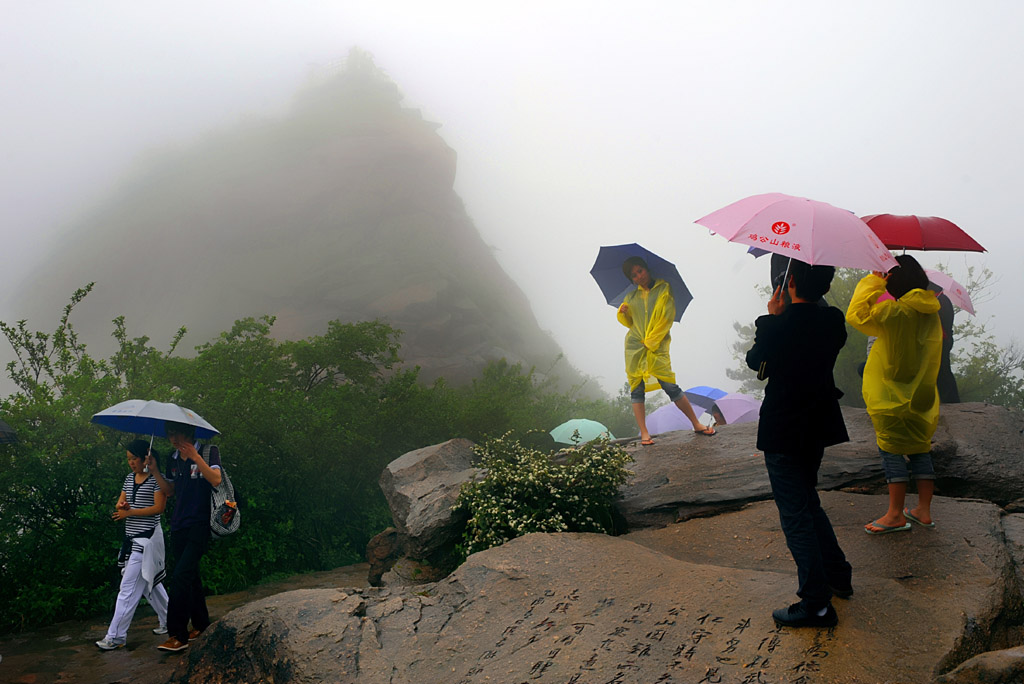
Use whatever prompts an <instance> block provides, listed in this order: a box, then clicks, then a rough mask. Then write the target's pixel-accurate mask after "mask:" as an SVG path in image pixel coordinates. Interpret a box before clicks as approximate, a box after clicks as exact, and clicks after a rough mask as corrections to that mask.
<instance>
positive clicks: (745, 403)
mask: <svg viewBox="0 0 1024 684" xmlns="http://www.w3.org/2000/svg"><path fill="white" fill-rule="evenodd" d="M715 404H717V405H718V410H719V411H720V412H721V413H722V417H723V418H725V424H726V425H738V424H739V423H756V422H757V421H758V418H759V417H760V412H761V400H760V399H756V398H754V397H752V396H750V395H749V394H743V393H741V392H730V393H729V394H726V395H725V396H724V397H721V398H720V399H716V400H715Z"/></svg>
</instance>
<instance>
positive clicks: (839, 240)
mask: <svg viewBox="0 0 1024 684" xmlns="http://www.w3.org/2000/svg"><path fill="white" fill-rule="evenodd" d="M696 223H699V224H701V225H702V226H706V227H708V228H710V229H711V230H712V232H715V233H718V234H719V235H721V236H722V237H724V238H725V239H727V240H729V241H731V242H739V243H742V244H745V245H750V246H752V247H757V248H759V249H764V250H767V251H769V252H774V253H775V254H781V255H783V256H788V257H792V258H794V259H799V260H800V261H803V262H805V263H808V264H823V265H828V266H844V267H848V268H861V269H865V270H869V271H888V270H889V269H891V268H892V267H893V266H895V265H896V260H895V259H894V258H893V256H892V254H890V253H889V250H888V249H886V247H885V245H884V244H882V241H881V240H879V239H878V236H877V235H875V234H874V233H873V232H872V231H871V229H870V228H868V226H867V224H866V223H864V222H863V221H861V220H860V219H859V218H858V217H857V216H856V215H854V214H853V213H851V212H849V211H846V210H845V209H840V208H838V207H833V206H832V205H831V204H826V203H824V202H816V201H814V200H810V199H806V198H804V197H793V196H791V195H783V194H781V193H777V192H772V193H767V194H764V195H753V196H751V197H747V198H746V199H741V200H739V201H738V202H733V203H732V204H730V205H728V206H726V207H723V208H722V209H719V210H718V211H714V212H712V213H710V214H708V215H707V216H705V217H703V218H700V219H697V221H696Z"/></svg>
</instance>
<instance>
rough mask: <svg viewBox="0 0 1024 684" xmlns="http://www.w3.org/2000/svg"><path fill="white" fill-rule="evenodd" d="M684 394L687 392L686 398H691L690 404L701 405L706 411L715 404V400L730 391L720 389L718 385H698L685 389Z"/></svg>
mask: <svg viewBox="0 0 1024 684" xmlns="http://www.w3.org/2000/svg"><path fill="white" fill-rule="evenodd" d="M683 394H685V395H686V398H687V399H689V400H690V404H692V405H694V406H700V407H701V408H702V409H704V410H705V411H710V410H711V407H712V406H714V404H715V400H716V399H720V398H721V397H724V396H725V395H726V394H728V392H726V391H725V390H721V389H718V388H717V387H708V386H707V385H697V386H696V387H691V388H690V389H688V390H686V391H684V392H683ZM698 415H699V414H698Z"/></svg>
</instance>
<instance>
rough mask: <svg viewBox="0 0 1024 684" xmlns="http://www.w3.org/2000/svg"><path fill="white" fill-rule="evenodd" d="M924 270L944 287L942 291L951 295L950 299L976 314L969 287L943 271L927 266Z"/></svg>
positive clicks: (968, 311)
mask: <svg viewBox="0 0 1024 684" xmlns="http://www.w3.org/2000/svg"><path fill="white" fill-rule="evenodd" d="M924 272H925V274H926V275H927V276H928V280H930V281H932V282H933V283H935V284H936V285H938V286H939V287H941V288H942V292H943V293H944V294H945V295H946V296H947V297H949V301H951V302H953V304H954V305H956V306H959V307H960V308H961V309H963V310H964V311H966V312H967V313H969V314H971V315H972V316H973V315H975V314H974V304H973V303H972V302H971V297H970V295H968V294H967V289H966V288H965V287H964V286H963V285H961V284H960V283H958V282H956V281H955V280H953V278H951V277H950V276H948V275H946V274H945V273H943V272H942V271H935V270H933V269H930V268H926V269H924Z"/></svg>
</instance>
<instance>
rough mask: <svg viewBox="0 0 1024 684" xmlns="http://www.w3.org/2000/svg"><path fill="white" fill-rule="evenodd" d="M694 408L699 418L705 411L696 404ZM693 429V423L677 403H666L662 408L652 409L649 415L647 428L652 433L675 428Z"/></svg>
mask: <svg viewBox="0 0 1024 684" xmlns="http://www.w3.org/2000/svg"><path fill="white" fill-rule="evenodd" d="M693 410H694V412H695V413H696V414H697V417H698V418H700V416H701V414H703V413H704V409H702V408H700V407H699V406H696V405H694V407H693ZM692 429H693V424H692V423H691V422H690V420H689V419H688V418H687V417H686V416H685V415H683V412H682V411H680V410H679V407H678V406H676V405H675V404H665V405H664V406H662V407H661V408H659V409H656V410H654V411H651V413H650V414H649V415H648V416H647V430H648V431H649V432H650V433H651V434H652V435H660V434H662V433H665V432H674V431H675V430H692Z"/></svg>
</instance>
